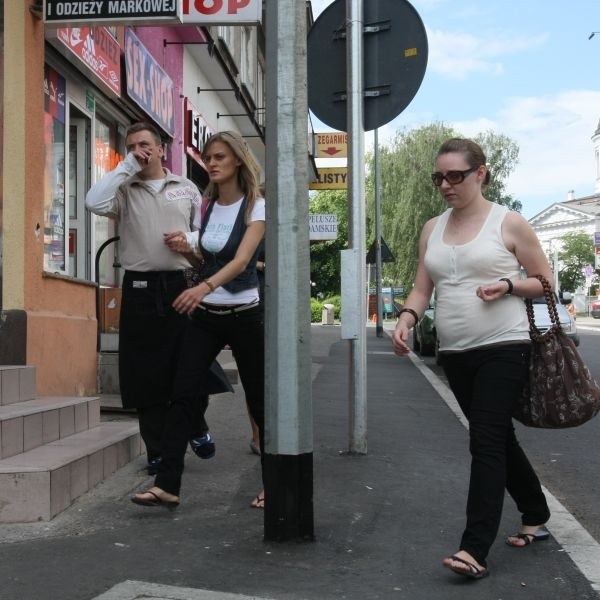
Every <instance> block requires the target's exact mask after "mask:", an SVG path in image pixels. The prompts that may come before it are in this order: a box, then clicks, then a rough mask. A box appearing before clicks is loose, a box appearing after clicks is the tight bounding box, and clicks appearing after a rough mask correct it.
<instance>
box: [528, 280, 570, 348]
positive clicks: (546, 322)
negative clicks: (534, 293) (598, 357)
mask: <svg viewBox="0 0 600 600" xmlns="http://www.w3.org/2000/svg"><path fill="white" fill-rule="evenodd" d="M554 299H555V301H556V310H557V312H558V320H559V321H560V324H561V326H562V328H563V330H564V332H565V333H566V334H567V335H568V336H569V337H570V338H571V339H572V340H573V343H574V344H575V345H576V346H579V334H578V333H577V325H576V324H575V319H574V318H573V317H572V316H571V315H570V314H569V311H568V310H567V308H566V306H565V304H568V303H570V302H571V301H572V299H571V294H568V293H566V292H565V293H564V294H563V298H562V301H560V302H559V300H558V296H557V295H556V293H554ZM533 316H534V317H535V325H536V327H537V328H538V329H539V330H540V331H542V332H543V331H546V330H548V328H549V327H550V325H552V321H551V320H550V315H549V314H548V307H547V306H546V298H544V296H540V297H539V298H534V299H533Z"/></svg>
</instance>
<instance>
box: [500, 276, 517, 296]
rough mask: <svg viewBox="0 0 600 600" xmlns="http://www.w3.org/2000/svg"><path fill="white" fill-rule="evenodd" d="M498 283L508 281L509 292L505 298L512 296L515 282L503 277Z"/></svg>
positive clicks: (507, 291)
mask: <svg viewBox="0 0 600 600" xmlns="http://www.w3.org/2000/svg"><path fill="white" fill-rule="evenodd" d="M498 281H506V283H507V284H508V290H506V294H505V296H510V295H511V294H512V293H513V287H514V286H513V282H512V281H511V280H510V279H509V278H508V277H501V278H500V279H499V280H498Z"/></svg>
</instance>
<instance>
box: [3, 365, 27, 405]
mask: <svg viewBox="0 0 600 600" xmlns="http://www.w3.org/2000/svg"><path fill="white" fill-rule="evenodd" d="M33 398H35V367H29V366H25V365H2V366H0V406H3V405H5V404H14V403H16V402H23V401H25V400H32V399H33Z"/></svg>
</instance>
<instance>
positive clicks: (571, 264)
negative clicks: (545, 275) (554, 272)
mask: <svg viewBox="0 0 600 600" xmlns="http://www.w3.org/2000/svg"><path fill="white" fill-rule="evenodd" d="M560 239H561V242H562V249H561V250H560V252H559V253H558V261H559V264H560V265H561V268H560V270H559V271H558V281H559V285H560V289H561V290H562V291H563V292H574V291H575V290H576V289H577V288H579V287H581V286H583V285H584V284H585V275H584V273H583V269H584V268H585V267H586V266H587V265H593V264H594V260H595V256H594V239H593V237H592V236H591V235H590V234H589V233H583V232H577V233H574V232H573V233H566V234H565V235H563V236H562V237H561V238H560Z"/></svg>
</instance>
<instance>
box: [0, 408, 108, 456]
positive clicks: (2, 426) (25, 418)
mask: <svg viewBox="0 0 600 600" xmlns="http://www.w3.org/2000/svg"><path fill="white" fill-rule="evenodd" d="M99 423H100V400H99V398H97V397H89V398H88V397H83V398H82V397H41V398H34V399H33V400H25V401H23V402H19V403H16V404H8V405H5V406H0V459H4V458H8V457H10V456H14V455H16V454H20V453H21V452H27V451H29V450H32V449H33V448H36V447H38V446H41V445H42V444H46V443H48V442H54V441H55V440H58V439H62V438H66V437H68V436H70V435H73V434H75V433H79V432H81V431H85V430H87V429H91V428H93V427H95V426H96V425H98V424H99Z"/></svg>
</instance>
